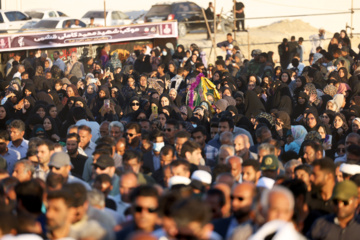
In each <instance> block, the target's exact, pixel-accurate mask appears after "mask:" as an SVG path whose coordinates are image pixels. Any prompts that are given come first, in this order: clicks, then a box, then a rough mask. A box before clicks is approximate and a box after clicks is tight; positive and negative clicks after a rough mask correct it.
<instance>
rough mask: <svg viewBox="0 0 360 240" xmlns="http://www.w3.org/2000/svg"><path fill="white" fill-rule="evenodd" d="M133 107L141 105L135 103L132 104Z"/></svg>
mask: <svg viewBox="0 0 360 240" xmlns="http://www.w3.org/2000/svg"><path fill="white" fill-rule="evenodd" d="M131 106H140V103H138V102H135V103H132V104H131Z"/></svg>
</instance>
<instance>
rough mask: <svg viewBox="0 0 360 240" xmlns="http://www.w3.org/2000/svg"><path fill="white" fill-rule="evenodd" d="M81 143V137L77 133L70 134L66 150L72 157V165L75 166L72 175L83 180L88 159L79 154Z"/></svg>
mask: <svg viewBox="0 0 360 240" xmlns="http://www.w3.org/2000/svg"><path fill="white" fill-rule="evenodd" d="M79 142H80V137H79V135H78V134H77V133H70V134H68V135H67V136H66V149H67V152H68V154H69V156H70V160H71V164H72V165H73V169H72V170H71V174H73V175H74V176H76V177H78V178H82V175H83V172H84V165H85V162H86V160H87V157H86V156H84V155H81V154H80V153H79V151H78V147H79Z"/></svg>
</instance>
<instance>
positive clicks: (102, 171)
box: [95, 166, 115, 177]
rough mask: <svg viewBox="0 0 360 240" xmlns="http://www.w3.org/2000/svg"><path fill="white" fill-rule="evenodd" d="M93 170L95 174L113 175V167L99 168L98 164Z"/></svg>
mask: <svg viewBox="0 0 360 240" xmlns="http://www.w3.org/2000/svg"><path fill="white" fill-rule="evenodd" d="M95 172H96V175H101V174H107V175H109V176H110V177H113V176H114V172H115V168H114V167H107V168H100V167H98V166H95Z"/></svg>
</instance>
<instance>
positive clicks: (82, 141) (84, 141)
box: [79, 130, 92, 149]
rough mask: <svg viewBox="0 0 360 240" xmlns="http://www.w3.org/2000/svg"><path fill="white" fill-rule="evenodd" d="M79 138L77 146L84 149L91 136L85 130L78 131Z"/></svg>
mask: <svg viewBox="0 0 360 240" xmlns="http://www.w3.org/2000/svg"><path fill="white" fill-rule="evenodd" d="M79 136H80V143H79V146H80V147H81V148H83V149H84V148H85V147H86V146H87V145H88V144H89V143H90V141H91V137H92V135H91V133H89V132H88V131H86V130H79Z"/></svg>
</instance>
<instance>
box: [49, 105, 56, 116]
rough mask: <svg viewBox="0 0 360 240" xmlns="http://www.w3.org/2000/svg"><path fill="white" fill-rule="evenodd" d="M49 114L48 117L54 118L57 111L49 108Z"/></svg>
mask: <svg viewBox="0 0 360 240" xmlns="http://www.w3.org/2000/svg"><path fill="white" fill-rule="evenodd" d="M49 114H50V117H52V118H56V116H57V109H56V107H52V108H50V110H49Z"/></svg>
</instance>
